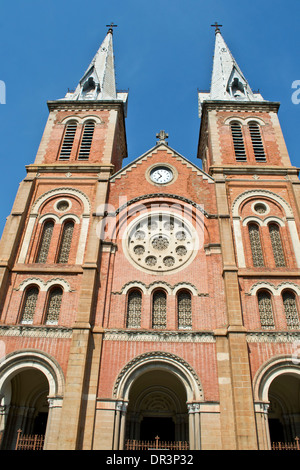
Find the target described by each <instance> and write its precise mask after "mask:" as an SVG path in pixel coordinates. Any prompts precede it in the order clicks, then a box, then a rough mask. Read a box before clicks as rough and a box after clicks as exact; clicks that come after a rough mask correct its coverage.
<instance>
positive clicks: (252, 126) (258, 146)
mask: <svg viewBox="0 0 300 470" xmlns="http://www.w3.org/2000/svg"><path fill="white" fill-rule="evenodd" d="M248 127H249V131H250V137H251V141H252V147H253V152H254V156H255V160H256V161H257V162H265V161H266V155H265V150H264V146H263V142H262V138H261V131H260V126H259V125H258V124H257V122H253V121H251V122H249V125H248Z"/></svg>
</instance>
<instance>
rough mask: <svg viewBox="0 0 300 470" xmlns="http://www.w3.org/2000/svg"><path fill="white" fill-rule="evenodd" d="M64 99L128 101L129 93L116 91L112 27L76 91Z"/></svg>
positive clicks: (69, 93)
mask: <svg viewBox="0 0 300 470" xmlns="http://www.w3.org/2000/svg"><path fill="white" fill-rule="evenodd" d="M111 26H112V25H111ZM125 95H126V96H125ZM63 99H64V100H80V101H81V100H83V101H86V100H93V101H102V100H103V101H104V100H105V101H107V100H108V101H109V100H122V101H126V100H127V93H117V90H116V79H115V66H114V53H113V30H112V27H110V28H109V30H108V32H107V35H106V37H105V39H104V41H103V42H102V44H101V46H100V47H99V49H98V51H97V53H96V55H95V56H94V58H93V60H92V62H91V63H90V65H89V67H88V68H87V70H86V72H85V73H84V75H83V77H82V78H81V80H80V81H79V83H78V85H77V87H76V89H75V91H74V92H68V93H67V94H66V96H65V97H64V98H63Z"/></svg>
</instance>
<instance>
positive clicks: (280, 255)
mask: <svg viewBox="0 0 300 470" xmlns="http://www.w3.org/2000/svg"><path fill="white" fill-rule="evenodd" d="M269 233H270V238H271V243H272V249H273V256H274V261H275V265H276V267H277V268H280V267H284V266H285V259H284V252H283V248H282V243H281V237H280V228H279V226H278V225H277V224H273V223H272V224H269Z"/></svg>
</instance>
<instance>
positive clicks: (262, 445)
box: [255, 402, 271, 450]
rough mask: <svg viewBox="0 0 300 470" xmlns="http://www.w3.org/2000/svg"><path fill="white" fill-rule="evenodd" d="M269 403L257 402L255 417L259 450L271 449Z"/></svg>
mask: <svg viewBox="0 0 300 470" xmlns="http://www.w3.org/2000/svg"><path fill="white" fill-rule="evenodd" d="M268 410H269V403H265V402H261V403H258V402H256V403H255V418H256V427H257V438H258V450H270V449H271V442H270V433H269V423H268Z"/></svg>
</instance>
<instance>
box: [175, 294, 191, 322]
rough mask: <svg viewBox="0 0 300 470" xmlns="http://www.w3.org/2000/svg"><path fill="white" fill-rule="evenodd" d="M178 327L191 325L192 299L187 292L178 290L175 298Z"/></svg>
mask: <svg viewBox="0 0 300 470" xmlns="http://www.w3.org/2000/svg"><path fill="white" fill-rule="evenodd" d="M177 309H178V328H181V329H190V328H191V327H192V299H191V294H190V293H189V292H180V293H179V294H178V298H177Z"/></svg>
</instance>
